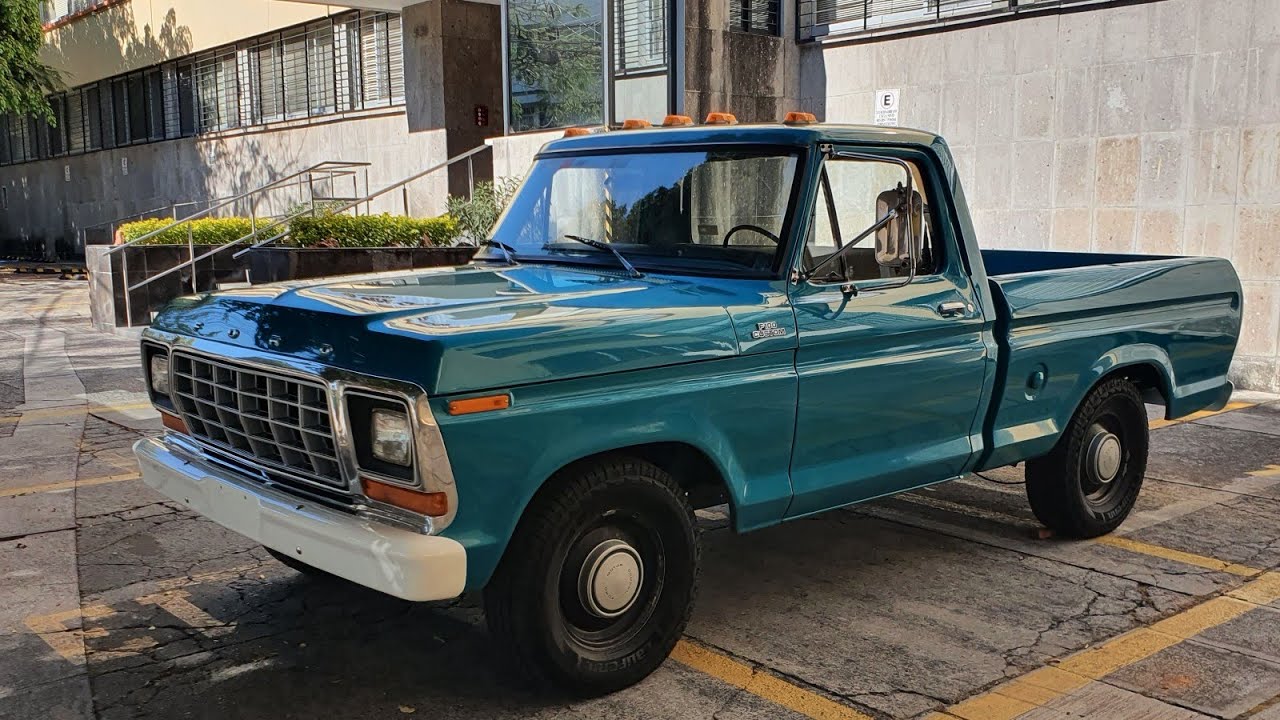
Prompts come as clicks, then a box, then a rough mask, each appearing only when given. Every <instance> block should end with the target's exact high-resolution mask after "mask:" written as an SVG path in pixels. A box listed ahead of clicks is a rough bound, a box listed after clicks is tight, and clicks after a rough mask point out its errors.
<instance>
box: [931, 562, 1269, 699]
mask: <svg viewBox="0 0 1280 720" xmlns="http://www.w3.org/2000/svg"><path fill="white" fill-rule="evenodd" d="M1276 600H1280V573H1277V572H1266V573H1264V574H1262V575H1261V576H1259V577H1258V578H1257V579H1256V580H1253V581H1251V582H1249V583H1247V584H1246V585H1244V586H1242V587H1240V588H1237V589H1236V590H1233V591H1231V592H1229V593H1227V594H1226V595H1222V596H1218V597H1215V598H1213V599H1211V600H1207V601H1205V602H1203V603H1200V604H1199V605H1195V606H1192V607H1190V608H1188V609H1186V610H1183V611H1182V612H1180V613H1176V614H1174V615H1171V616H1169V617H1167V618H1165V619H1163V620H1159V621H1157V622H1155V623H1152V624H1151V625H1149V626H1146V627H1141V628H1137V629H1135V630H1130V631H1129V632H1127V633H1124V634H1123V635H1120V636H1118V637H1116V638H1113V639H1111V640H1108V641H1107V642H1105V643H1103V644H1101V645H1099V646H1097V647H1093V648H1088V649H1085V650H1081V651H1080V652H1077V653H1075V654H1072V655H1069V656H1067V657H1066V658H1064V659H1063V660H1061V661H1059V662H1058V663H1056V664H1054V665H1049V666H1046V667H1043V668H1040V669H1037V670H1032V671H1031V672H1029V673H1027V674H1025V675H1022V676H1020V677H1017V678H1014V679H1013V680H1009V681H1007V682H1004V683H1001V684H1000V685H997V686H996V687H995V688H992V689H991V690H988V691H987V692H985V693H982V694H981V695H978V696H975V697H972V698H969V699H968V700H965V701H963V702H960V703H957V704H956V705H953V706H951V707H949V708H947V709H946V710H945V711H942V712H937V713H933V714H931V715H929V716H927V720H954V719H955V718H960V719H962V720H1013V718H1016V717H1018V716H1020V715H1023V714H1025V713H1028V712H1031V711H1032V710H1035V709H1037V708H1040V707H1043V706H1044V705H1046V704H1047V703H1049V702H1051V701H1053V700H1056V699H1057V698H1060V697H1062V696H1064V695H1067V694H1069V693H1071V692H1074V691H1075V690H1078V689H1080V688H1082V687H1084V686H1085V685H1087V684H1088V683H1090V682H1093V681H1095V680H1101V679H1102V678H1104V677H1106V676H1107V675H1109V674H1111V673H1113V672H1115V671H1116V670H1119V669H1120V668H1123V667H1126V666H1128V665H1132V664H1133V663H1136V662H1138V661H1140V660H1145V659H1146V658H1149V657H1151V656H1152V655H1155V654H1156V653H1158V652H1160V651H1161V650H1164V649H1166V648H1170V647H1173V646H1174V645H1177V644H1178V643H1181V642H1183V641H1184V640H1187V639H1189V638H1192V637H1194V636H1196V635H1198V634H1200V633H1202V632H1204V631H1205V630H1208V629H1210V628H1213V627H1217V626H1219V625H1222V624H1224V623H1227V622H1229V621H1231V620H1234V619H1236V618H1238V617H1240V616H1241V615H1243V614H1245V613H1246V612H1249V611H1250V610H1253V609H1256V608H1262V607H1266V606H1267V605H1268V604H1270V603H1273V602H1275V601H1276Z"/></svg>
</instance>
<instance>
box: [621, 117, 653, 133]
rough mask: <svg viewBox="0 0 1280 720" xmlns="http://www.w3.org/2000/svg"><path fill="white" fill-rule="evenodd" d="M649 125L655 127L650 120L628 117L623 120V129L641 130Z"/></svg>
mask: <svg viewBox="0 0 1280 720" xmlns="http://www.w3.org/2000/svg"><path fill="white" fill-rule="evenodd" d="M649 127H653V123H651V122H649V121H648V120H640V119H637V118H627V119H626V120H623V121H622V129H623V130H641V129H644V128H649Z"/></svg>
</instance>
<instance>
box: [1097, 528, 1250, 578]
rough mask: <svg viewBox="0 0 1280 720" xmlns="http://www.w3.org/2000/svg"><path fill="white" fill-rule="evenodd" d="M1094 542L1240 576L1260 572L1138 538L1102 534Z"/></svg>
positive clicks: (1248, 575)
mask: <svg viewBox="0 0 1280 720" xmlns="http://www.w3.org/2000/svg"><path fill="white" fill-rule="evenodd" d="M1093 541H1094V542H1096V543H1098V544H1099V545H1109V546H1111V547H1116V548H1120V549H1121V550H1128V551H1130V552H1136V553H1142V554H1143V555H1151V556H1153V557H1158V558H1164V559H1165V560H1175V561H1177V562H1180V563H1185V564H1187V565H1195V566H1196V567H1202V568H1206V569H1209V570H1217V571H1219V572H1225V573H1231V574H1232V575H1240V576H1242V577H1253V576H1254V575H1257V574H1259V573H1261V572H1262V570H1259V569H1258V568H1251V567H1248V566H1247V565H1239V564H1237V563H1233V562H1227V561H1225V560H1218V559H1217V558H1211V557H1205V556H1204V555H1196V554H1195V553H1189V552H1183V551H1181V550H1174V549H1172V548H1167V547H1161V546H1159V545H1152V544H1150V543H1144V542H1142V541H1140V540H1134V539H1132V538H1127V537H1123V536H1120V535H1103V536H1102V537H1099V538H1094V540H1093Z"/></svg>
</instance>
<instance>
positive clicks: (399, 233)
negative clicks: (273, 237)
mask: <svg viewBox="0 0 1280 720" xmlns="http://www.w3.org/2000/svg"><path fill="white" fill-rule="evenodd" d="M457 237H458V224H457V223H456V222H454V220H453V218H451V217H449V216H448V215H441V216H440V217H434V218H415V217H407V216H404V215H388V214H386V213H383V214H381V215H356V216H352V215H319V216H317V217H309V216H302V217H297V218H294V219H293V220H292V221H291V222H290V223H289V236H288V238H287V239H286V242H287V243H288V244H290V245H294V246H296V247H432V246H439V245H450V244H452V243H453V241H454V240H455V239H457Z"/></svg>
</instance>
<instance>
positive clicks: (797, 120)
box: [782, 110, 818, 125]
mask: <svg viewBox="0 0 1280 720" xmlns="http://www.w3.org/2000/svg"><path fill="white" fill-rule="evenodd" d="M782 122H783V124H785V125H808V124H810V123H816V122H818V117H817V116H816V115H814V114H813V113H807V112H797V111H795V110H792V111H791V112H789V113H787V116H786V117H785V118H783V120H782Z"/></svg>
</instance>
